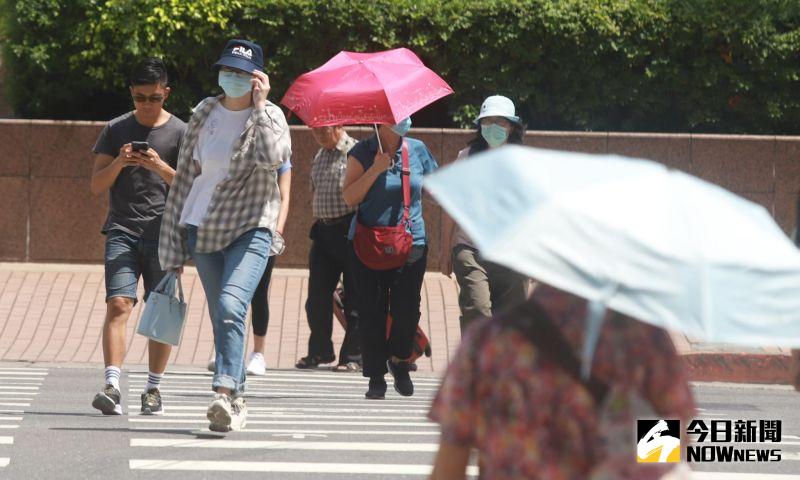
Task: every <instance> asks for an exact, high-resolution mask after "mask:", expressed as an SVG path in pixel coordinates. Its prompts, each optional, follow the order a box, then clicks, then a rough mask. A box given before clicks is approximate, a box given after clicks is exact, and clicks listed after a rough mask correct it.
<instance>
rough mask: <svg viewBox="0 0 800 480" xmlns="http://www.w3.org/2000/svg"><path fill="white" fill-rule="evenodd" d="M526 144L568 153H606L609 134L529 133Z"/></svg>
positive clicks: (526, 136)
mask: <svg viewBox="0 0 800 480" xmlns="http://www.w3.org/2000/svg"><path fill="white" fill-rule="evenodd" d="M525 144H526V145H528V146H531V147H536V148H547V149H550V150H562V151H566V152H583V153H599V154H602V153H606V152H608V134H607V133H595V132H528V133H527V134H526V135H525Z"/></svg>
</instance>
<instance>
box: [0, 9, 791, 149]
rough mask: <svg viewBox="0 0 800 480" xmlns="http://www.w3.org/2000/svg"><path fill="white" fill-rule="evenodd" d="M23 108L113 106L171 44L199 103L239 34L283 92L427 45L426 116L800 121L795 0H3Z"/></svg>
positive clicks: (675, 127)
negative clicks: (505, 107)
mask: <svg viewBox="0 0 800 480" xmlns="http://www.w3.org/2000/svg"><path fill="white" fill-rule="evenodd" d="M0 9H1V10H0V12H2V15H3V17H2V32H1V33H2V42H3V55H4V63H5V64H6V66H7V79H6V80H7V82H6V83H7V84H8V89H9V91H8V92H7V93H8V97H9V100H10V101H11V103H12V105H13V107H14V109H15V112H16V113H17V114H18V115H19V116H24V117H32V118H70V119H107V118H110V117H112V116H114V115H116V114H119V113H120V112H122V111H125V110H126V109H129V108H130V99H129V97H128V95H127V91H126V86H127V80H126V78H127V74H128V72H129V69H130V66H131V65H132V64H133V63H134V62H135V61H136V60H137V59H138V58H139V57H142V56H161V57H163V58H164V59H165V60H166V61H167V63H168V65H169V67H170V73H171V83H172V86H173V89H174V95H173V97H172V98H171V100H170V106H169V108H170V109H172V110H173V111H175V112H177V113H178V114H179V115H181V116H184V117H185V116H187V115H188V113H189V110H190V108H191V106H193V105H194V104H195V103H196V102H197V101H198V100H199V99H200V98H202V97H203V96H205V95H208V94H209V93H212V92H214V91H216V88H217V87H216V78H215V76H214V75H213V73H212V72H211V70H210V65H211V64H212V63H213V62H214V61H215V60H216V58H217V56H218V54H219V52H220V50H221V48H222V47H223V46H224V44H225V41H226V40H227V39H229V38H236V37H239V38H249V39H252V40H254V41H256V42H258V43H259V44H261V45H262V47H263V48H264V51H265V55H266V57H267V66H266V70H267V72H268V73H269V74H270V77H271V83H272V92H273V93H271V98H273V99H280V98H281V96H282V95H283V93H284V92H285V90H286V88H288V86H289V85H290V84H291V82H292V80H294V79H295V78H296V77H297V76H298V75H300V74H302V73H304V72H306V71H308V70H311V69H313V68H315V67H317V66H319V65H321V64H322V63H324V62H325V61H326V60H327V59H328V58H330V57H331V56H333V55H334V54H336V53H338V52H339V51H340V50H353V51H374V50H382V49H388V48H394V47H398V46H406V47H408V48H411V49H412V50H414V51H415V52H416V53H417V54H418V55H419V56H420V57H421V58H422V59H423V61H424V62H425V63H426V64H427V65H429V66H430V67H431V68H433V69H434V70H436V71H437V72H439V73H440V74H441V75H442V76H443V77H444V78H445V79H446V80H447V81H448V82H449V83H450V85H451V86H453V88H454V89H455V91H456V93H455V95H453V96H451V97H449V98H448V99H447V100H443V101H442V102H441V103H440V104H439V105H438V106H436V107H434V108H432V109H428V110H426V111H425V112H423V113H422V114H421V115H420V116H419V117H420V118H416V117H415V125H417V126H421V125H426V124H427V125H429V126H451V125H467V124H469V122H470V120H471V119H472V118H474V115H475V113H476V111H477V108H478V106H479V105H480V102H481V101H482V99H483V98H484V97H486V96H487V95H491V94H495V93H500V94H504V95H507V96H509V97H511V98H512V99H513V100H514V101H515V102H516V104H517V105H518V109H519V111H520V114H521V116H522V117H523V118H525V119H526V120H527V121H528V124H529V126H530V127H533V128H537V129H567V130H616V131H691V132H700V131H702V132H730V133H735V132H746V133H776V134H786V133H795V134H797V133H800V8H798V4H797V0H327V1H316V0H271V1H269V2H264V1H258V0H193V1H188V0H69V1H67V0H0Z"/></svg>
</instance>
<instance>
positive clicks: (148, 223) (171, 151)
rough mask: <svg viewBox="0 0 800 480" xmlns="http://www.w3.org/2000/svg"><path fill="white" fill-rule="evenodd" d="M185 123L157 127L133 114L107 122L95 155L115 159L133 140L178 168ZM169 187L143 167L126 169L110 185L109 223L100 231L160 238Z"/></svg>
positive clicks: (173, 121) (170, 122) (176, 121)
mask: <svg viewBox="0 0 800 480" xmlns="http://www.w3.org/2000/svg"><path fill="white" fill-rule="evenodd" d="M185 130H186V124H185V123H184V122H183V121H182V120H180V119H179V118H177V117H175V116H174V115H172V116H170V118H169V120H167V122H166V123H164V124H163V125H159V126H157V127H145V126H144V125H142V124H140V123H139V122H138V121H137V120H136V117H134V115H133V112H129V113H126V114H125V115H121V116H119V117H117V118H115V119H114V120H111V121H110V122H108V125H106V127H105V128H104V129H103V131H102V132H101V133H100V138H98V139H97V143H96V144H95V145H94V153H102V154H105V155H111V156H112V157H116V156H117V155H119V149H120V148H122V146H123V145H125V144H126V143H130V142H133V141H140V142H141V141H147V142H149V143H150V148H152V149H153V150H155V151H156V152H158V155H159V156H160V157H161V160H163V161H164V162H166V163H167V164H169V166H171V167H172V168H177V162H178V150H180V145H181V139H182V138H183V132H184V131H185ZM168 191H169V188H168V187H167V184H166V183H164V180H162V179H161V177H160V176H159V175H158V174H157V173H155V172H151V171H149V170H147V169H146V168H144V167H125V168H123V169H122V171H121V172H120V174H119V176H118V177H117V180H116V181H115V182H114V185H112V186H111V190H110V197H109V200H110V202H109V209H108V217H107V218H106V223H105V224H104V225H103V229H102V230H101V231H102V232H103V233H107V232H108V231H109V230H114V229H119V230H124V231H126V232H128V233H132V234H134V235H137V236H139V237H142V238H146V239H153V240H155V239H157V238H158V231H159V229H160V228H161V216H162V215H163V214H164V204H165V202H166V199H167V192H168Z"/></svg>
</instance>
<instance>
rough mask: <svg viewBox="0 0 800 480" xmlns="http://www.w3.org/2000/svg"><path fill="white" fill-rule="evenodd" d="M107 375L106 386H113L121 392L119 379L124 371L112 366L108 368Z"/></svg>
mask: <svg viewBox="0 0 800 480" xmlns="http://www.w3.org/2000/svg"><path fill="white" fill-rule="evenodd" d="M105 375H106V385H112V386H113V387H114V388H116V389H117V390H119V377H120V375H122V370H120V368H119V367H115V366H114V365H110V366H108V367H106V371H105Z"/></svg>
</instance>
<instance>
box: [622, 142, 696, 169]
mask: <svg viewBox="0 0 800 480" xmlns="http://www.w3.org/2000/svg"><path fill="white" fill-rule="evenodd" d="M608 153H615V154H618V155H623V156H626V157H633V158H644V159H647V160H653V161H656V162H659V163H663V164H664V165H667V166H668V167H672V168H676V169H678V170H683V171H684V172H688V173H691V171H692V158H691V136H689V135H677V134H676V135H662V134H650V133H609V134H608Z"/></svg>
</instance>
